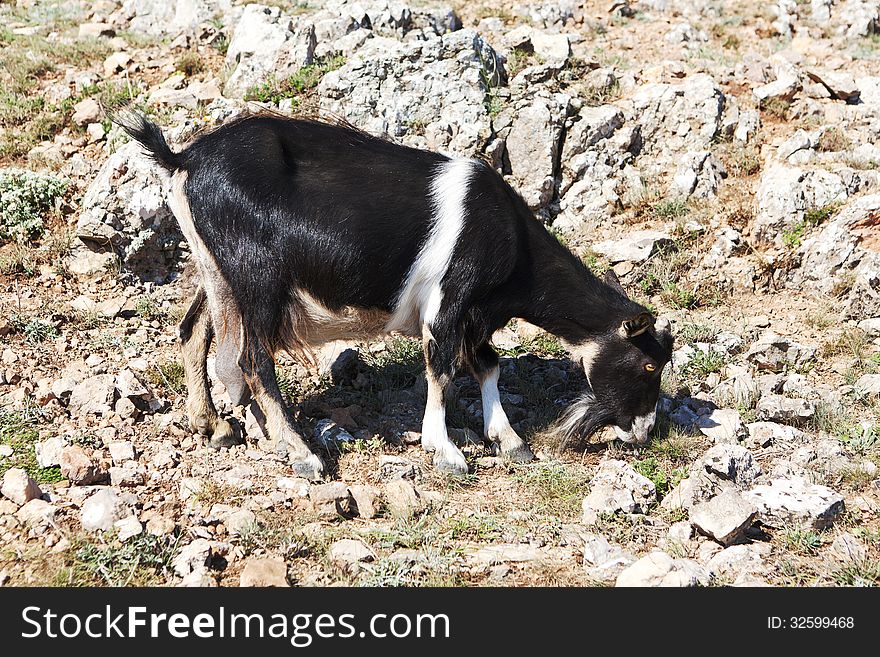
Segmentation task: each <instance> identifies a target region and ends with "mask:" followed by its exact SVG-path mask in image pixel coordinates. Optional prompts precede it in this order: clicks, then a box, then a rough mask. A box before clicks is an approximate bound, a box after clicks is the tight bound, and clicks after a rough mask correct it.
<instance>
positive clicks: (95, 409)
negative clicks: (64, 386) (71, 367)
mask: <svg viewBox="0 0 880 657" xmlns="http://www.w3.org/2000/svg"><path fill="white" fill-rule="evenodd" d="M115 380H116V377H114V376H113V375H112V374H99V375H97V376H93V377H90V378H88V379H85V380H84V381H82V382H81V383H78V384H77V385H76V386H75V387H74V389H73V392H71V393H70V401H69V402H68V408H69V409H70V412H71V413H73V414H75V415H76V414H89V413H93V414H97V415H105V414H107V413H109V412H110V409H111V408H112V406H113V398H114V396H115V394H116V386H115Z"/></svg>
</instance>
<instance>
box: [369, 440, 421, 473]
mask: <svg viewBox="0 0 880 657" xmlns="http://www.w3.org/2000/svg"><path fill="white" fill-rule="evenodd" d="M419 440H421V438H420V439H419ZM418 474H419V471H418V469H417V468H416V466H415V465H413V464H412V463H410V462H409V461H407V460H406V459H405V458H402V457H400V456H394V455H393V454H382V455H381V456H380V457H379V477H380V478H382V479H415V478H416V477H417V476H418Z"/></svg>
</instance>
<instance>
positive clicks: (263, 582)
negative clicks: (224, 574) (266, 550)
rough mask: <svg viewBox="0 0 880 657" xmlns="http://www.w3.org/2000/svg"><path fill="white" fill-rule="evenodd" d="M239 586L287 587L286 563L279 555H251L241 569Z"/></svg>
mask: <svg viewBox="0 0 880 657" xmlns="http://www.w3.org/2000/svg"><path fill="white" fill-rule="evenodd" d="M239 586H257V587H268V586H276V587H288V586H290V584H289V583H288V582H287V565H286V564H285V563H284V559H281V558H279V557H251V558H249V559H248V560H247V562H246V563H245V565H244V570H242V571H241V579H240V581H239Z"/></svg>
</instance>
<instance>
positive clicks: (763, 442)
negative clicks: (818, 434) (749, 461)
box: [746, 422, 804, 447]
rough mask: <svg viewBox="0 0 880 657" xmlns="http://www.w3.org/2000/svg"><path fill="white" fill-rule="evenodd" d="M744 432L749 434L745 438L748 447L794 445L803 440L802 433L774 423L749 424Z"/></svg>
mask: <svg viewBox="0 0 880 657" xmlns="http://www.w3.org/2000/svg"><path fill="white" fill-rule="evenodd" d="M746 431H748V434H749V435H748V438H746V443H747V444H748V446H749V447H769V446H770V445H774V444H777V443H782V444H788V443H795V442H799V441H801V440H802V439H803V438H804V432H803V431H800V430H799V429H795V428H794V427H790V426H788V425H785V424H777V423H776V422H751V423H749V424H747V425H746Z"/></svg>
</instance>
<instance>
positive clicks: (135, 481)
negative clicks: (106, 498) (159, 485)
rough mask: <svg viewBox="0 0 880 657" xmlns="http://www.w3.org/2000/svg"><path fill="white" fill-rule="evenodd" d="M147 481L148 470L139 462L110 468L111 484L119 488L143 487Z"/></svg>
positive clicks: (128, 462) (127, 462) (129, 462)
mask: <svg viewBox="0 0 880 657" xmlns="http://www.w3.org/2000/svg"><path fill="white" fill-rule="evenodd" d="M146 480H147V469H146V468H145V467H144V466H142V465H138V463H137V461H126V462H125V463H123V464H122V465H118V466H113V467H111V468H110V484H111V485H113V486H119V487H134V486H143V485H144V483H145V482H146Z"/></svg>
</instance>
